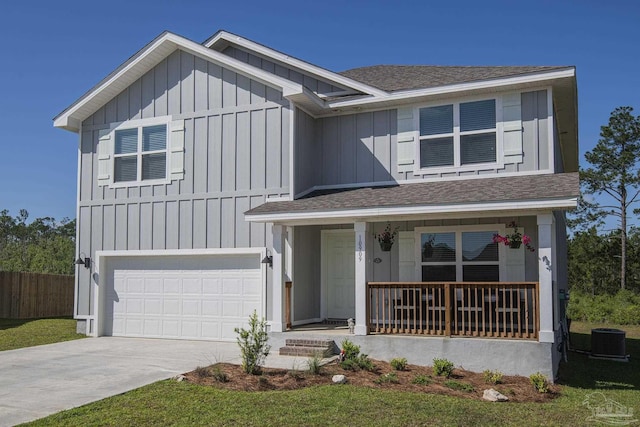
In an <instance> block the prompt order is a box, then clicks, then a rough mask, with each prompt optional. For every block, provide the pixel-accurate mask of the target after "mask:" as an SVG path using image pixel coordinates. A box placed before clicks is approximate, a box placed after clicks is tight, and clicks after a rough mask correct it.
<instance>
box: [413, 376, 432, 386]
mask: <svg viewBox="0 0 640 427" xmlns="http://www.w3.org/2000/svg"><path fill="white" fill-rule="evenodd" d="M432 382H433V380H432V379H431V377H430V376H428V375H416V377H415V378H414V379H413V381H411V384H418V385H429V384H431V383H432Z"/></svg>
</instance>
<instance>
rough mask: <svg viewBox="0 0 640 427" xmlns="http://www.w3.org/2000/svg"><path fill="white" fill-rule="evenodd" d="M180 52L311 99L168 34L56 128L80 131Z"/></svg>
mask: <svg viewBox="0 0 640 427" xmlns="http://www.w3.org/2000/svg"><path fill="white" fill-rule="evenodd" d="M176 49H181V50H183V51H185V52H187V53H190V54H192V55H195V56H198V57H200V58H202V59H205V60H207V61H211V62H214V63H217V64H218V65H221V66H223V67H225V68H228V69H230V70H232V71H234V72H237V73H240V74H242V75H245V76H247V77H249V78H251V79H254V80H257V81H259V82H261V83H263V84H266V85H268V86H270V87H273V88H275V89H278V90H282V94H283V96H285V97H287V96H294V95H297V94H303V93H304V94H305V96H306V97H308V96H309V94H308V93H306V92H304V91H303V86H302V85H300V84H297V83H294V82H291V81H289V80H287V79H284V78H282V77H278V76H276V75H273V74H271V73H269V72H267V71H264V70H260V69H258V68H256V67H253V66H251V65H249V64H245V63H244V62H242V61H238V60H236V59H234V58H231V57H229V56H227V55H224V54H222V53H220V52H217V51H214V50H212V49H207V48H206V47H204V46H202V45H200V44H198V43H195V42H193V41H191V40H189V39H186V38H184V37H181V36H178V35H176V34H173V33H169V32H164V33H162V34H161V35H160V36H158V37H156V38H155V39H154V40H153V41H152V42H151V43H149V44H148V45H146V46H145V47H143V48H142V49H141V50H140V51H138V52H137V53H136V54H135V55H133V56H132V57H131V58H129V59H128V60H127V61H126V62H125V63H123V64H122V65H120V67H118V68H117V69H116V70H114V71H113V72H112V73H111V74H109V75H108V76H107V77H105V78H104V79H103V80H102V81H100V82H99V83H98V84H97V85H96V86H94V87H93V88H92V89H90V90H89V91H88V92H87V93H85V94H84V95H83V96H82V97H80V98H79V99H78V100H77V101H76V102H74V103H73V104H72V105H71V106H69V107H68V108H66V109H65V110H64V111H63V112H62V113H60V114H58V115H57V116H56V117H55V118H54V119H53V125H54V126H55V127H59V128H63V129H66V130H69V131H72V132H78V130H79V129H80V124H81V123H82V121H83V120H84V119H86V118H87V117H89V116H90V115H91V114H93V113H94V112H95V111H97V110H98V109H99V108H100V107H102V106H103V105H104V104H106V103H107V102H109V100H111V99H112V98H113V97H114V96H117V95H118V94H119V93H120V92H121V91H122V90H124V89H125V88H126V87H128V86H129V85H130V84H132V83H133V82H135V81H136V80H137V79H138V78H140V77H142V75H144V74H145V73H146V72H148V71H149V70H151V69H152V68H153V67H154V66H156V65H157V64H158V63H159V62H160V61H161V60H162V59H164V58H166V57H167V56H169V54H171V53H172V52H174V51H175V50H176Z"/></svg>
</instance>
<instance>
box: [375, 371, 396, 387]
mask: <svg viewBox="0 0 640 427" xmlns="http://www.w3.org/2000/svg"><path fill="white" fill-rule="evenodd" d="M374 382H375V383H376V384H397V383H399V382H400V380H398V374H396V373H395V372H389V373H388V374H384V375H380V377H378V379H376V380H375V381H374Z"/></svg>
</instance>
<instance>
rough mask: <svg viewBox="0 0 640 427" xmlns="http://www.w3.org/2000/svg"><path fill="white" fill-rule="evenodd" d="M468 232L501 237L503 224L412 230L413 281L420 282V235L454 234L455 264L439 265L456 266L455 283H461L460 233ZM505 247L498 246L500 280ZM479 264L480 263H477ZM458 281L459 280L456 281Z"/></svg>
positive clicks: (504, 261)
mask: <svg viewBox="0 0 640 427" xmlns="http://www.w3.org/2000/svg"><path fill="white" fill-rule="evenodd" d="M468 231H493V232H497V233H499V234H501V235H504V234H505V225H504V224H481V225H454V226H436V227H416V228H415V229H414V246H415V249H414V254H415V260H416V262H415V280H416V281H417V282H422V265H423V262H422V251H421V249H422V248H421V246H422V234H425V233H455V239H456V260H455V262H443V263H438V264H439V265H453V264H455V266H456V281H460V282H461V281H462V267H463V265H465V264H464V263H463V261H462V233H463V232H468ZM506 248H507V247H506V246H505V245H500V244H499V245H498V262H497V264H498V270H499V274H500V277H501V278H504V277H506V274H507V264H506V258H507V257H506V255H507V254H506V252H505V251H506ZM478 263H479V264H480V262H478ZM493 263H495V261H487V262H483V263H482V264H493ZM471 264H473V263H471ZM466 265H468V264H466ZM457 279H460V280H457Z"/></svg>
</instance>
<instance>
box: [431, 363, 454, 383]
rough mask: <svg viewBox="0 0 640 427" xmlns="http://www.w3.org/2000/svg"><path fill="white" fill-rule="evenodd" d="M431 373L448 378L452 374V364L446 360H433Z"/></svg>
mask: <svg viewBox="0 0 640 427" xmlns="http://www.w3.org/2000/svg"><path fill="white" fill-rule="evenodd" d="M433 373H434V374H435V375H437V376H439V377H443V376H444V377H447V378H449V377H450V376H451V374H453V362H451V361H450V360H447V359H433Z"/></svg>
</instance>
